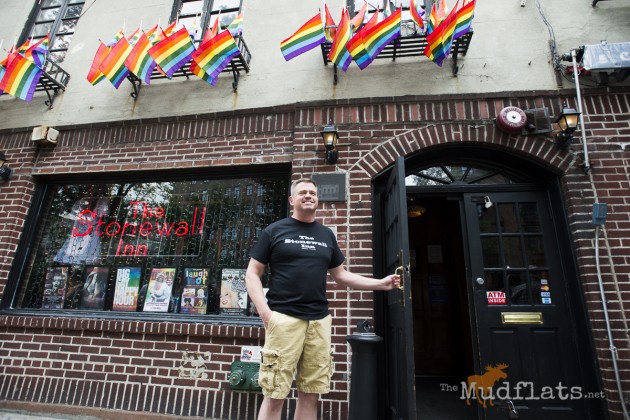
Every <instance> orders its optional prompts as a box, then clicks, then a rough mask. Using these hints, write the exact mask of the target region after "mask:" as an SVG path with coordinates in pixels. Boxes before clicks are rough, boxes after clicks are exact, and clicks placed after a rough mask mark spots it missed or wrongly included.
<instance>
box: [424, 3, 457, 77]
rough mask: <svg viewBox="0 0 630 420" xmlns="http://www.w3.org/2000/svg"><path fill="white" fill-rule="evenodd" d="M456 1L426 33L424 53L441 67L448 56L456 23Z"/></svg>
mask: <svg viewBox="0 0 630 420" xmlns="http://www.w3.org/2000/svg"><path fill="white" fill-rule="evenodd" d="M458 3H459V0H458V2H457V3H455V7H453V10H452V11H451V13H449V14H448V16H447V17H446V19H444V20H443V21H442V22H441V23H440V24H439V25H438V26H437V27H436V28H435V29H434V30H433V32H431V33H430V34H429V35H427V46H426V48H425V49H424V55H426V56H427V57H429V59H430V60H431V61H433V62H434V63H435V64H437V65H438V66H440V67H442V63H444V60H446V58H448V55H449V54H450V52H451V45H452V44H453V33H454V32H455V25H456V24H457V5H458Z"/></svg>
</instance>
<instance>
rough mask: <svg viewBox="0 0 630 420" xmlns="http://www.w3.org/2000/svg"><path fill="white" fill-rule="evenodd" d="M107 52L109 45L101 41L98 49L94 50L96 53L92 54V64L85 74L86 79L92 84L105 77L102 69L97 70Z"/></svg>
mask: <svg viewBox="0 0 630 420" xmlns="http://www.w3.org/2000/svg"><path fill="white" fill-rule="evenodd" d="M108 53H109V47H107V45H105V44H103V43H102V42H101V45H99V46H98V50H96V54H94V59H93V60H92V65H91V66H90V71H89V72H88V75H87V80H88V82H90V83H91V84H92V85H95V84H97V83H98V82H100V81H101V80H103V79H104V78H105V75H104V74H103V72H102V71H100V70H99V67H100V66H101V63H102V62H103V60H105V57H107V54H108Z"/></svg>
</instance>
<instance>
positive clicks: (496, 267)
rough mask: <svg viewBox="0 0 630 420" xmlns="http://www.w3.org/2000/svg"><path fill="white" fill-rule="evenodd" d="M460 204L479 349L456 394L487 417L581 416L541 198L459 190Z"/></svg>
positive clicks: (566, 316) (571, 341) (564, 301)
mask: <svg viewBox="0 0 630 420" xmlns="http://www.w3.org/2000/svg"><path fill="white" fill-rule="evenodd" d="M464 207H465V219H466V225H467V234H468V241H469V244H468V249H469V255H470V274H471V278H470V279H469V281H470V282H471V290H472V293H473V298H472V300H473V306H474V318H475V322H474V323H475V327H476V330H477V331H476V335H477V337H478V354H477V355H476V358H475V359H476V360H475V361H476V370H477V371H476V372H475V374H476V375H471V376H469V378H468V380H467V384H466V385H467V386H466V387H463V386H462V388H463V390H462V391H463V392H462V398H464V395H465V397H466V399H467V403H469V404H479V405H480V406H481V409H482V412H483V414H484V417H485V418H486V419H506V418H510V417H509V414H510V411H512V416H514V415H515V414H516V413H518V418H519V419H544V418H553V419H579V418H585V415H584V414H583V410H582V407H581V404H582V403H581V399H579V398H573V397H577V396H578V391H579V392H582V391H584V390H583V389H582V387H581V385H582V382H581V381H582V380H581V375H580V365H579V362H578V358H577V356H576V351H575V349H576V344H575V334H574V333H573V328H574V326H573V324H572V316H571V308H570V307H569V300H568V297H567V287H566V283H567V282H566V279H564V278H563V277H562V266H561V262H560V255H559V252H558V246H557V243H556V240H557V239H556V235H555V234H554V228H553V225H552V220H551V216H550V212H549V204H548V200H547V197H546V196H545V195H544V194H543V193H537V192H518V193H516V192H514V193H492V194H488V195H479V194H465V195H464ZM471 384H475V385H476V387H475V386H474V385H471ZM462 385H464V384H462ZM480 389H484V390H485V391H486V392H485V394H484V395H483V396H482V397H481V398H480V399H477V398H476V396H475V392H474V391H479V390H480ZM493 404H494V405H493ZM512 407H513V410H512ZM511 418H515V417H511Z"/></svg>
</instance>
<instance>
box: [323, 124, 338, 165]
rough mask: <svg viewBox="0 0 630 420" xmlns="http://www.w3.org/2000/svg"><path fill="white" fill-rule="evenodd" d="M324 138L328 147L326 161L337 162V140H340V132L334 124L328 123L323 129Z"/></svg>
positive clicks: (325, 145)
mask: <svg viewBox="0 0 630 420" xmlns="http://www.w3.org/2000/svg"><path fill="white" fill-rule="evenodd" d="M321 134H322V138H323V139H324V147H325V148H326V162H327V163H331V164H333V163H335V162H337V159H338V158H339V153H338V152H337V142H338V141H339V133H337V129H336V128H335V126H334V125H331V124H329V125H327V126H325V127H324V129H323V130H322V131H321Z"/></svg>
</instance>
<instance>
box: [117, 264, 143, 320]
mask: <svg viewBox="0 0 630 420" xmlns="http://www.w3.org/2000/svg"><path fill="white" fill-rule="evenodd" d="M140 273H141V268H140V267H120V268H118V270H117V272H116V288H115V289H114V303H113V305H112V309H113V310H114V311H135V310H136V307H137V306H138V289H139V288H140Z"/></svg>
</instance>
